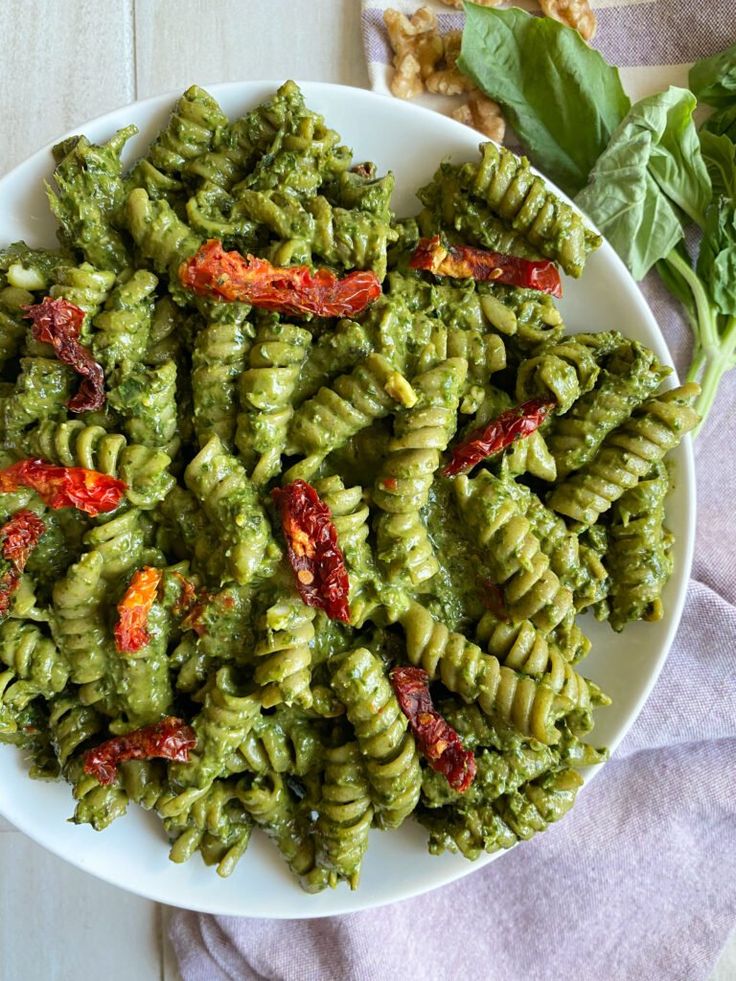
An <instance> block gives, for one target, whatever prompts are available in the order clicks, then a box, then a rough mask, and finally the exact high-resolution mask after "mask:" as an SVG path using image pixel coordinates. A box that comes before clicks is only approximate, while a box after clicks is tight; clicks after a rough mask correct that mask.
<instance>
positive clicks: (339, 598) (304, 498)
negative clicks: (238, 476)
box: [272, 480, 350, 623]
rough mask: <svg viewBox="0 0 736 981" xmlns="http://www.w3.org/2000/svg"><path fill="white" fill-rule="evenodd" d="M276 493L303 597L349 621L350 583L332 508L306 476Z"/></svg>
mask: <svg viewBox="0 0 736 981" xmlns="http://www.w3.org/2000/svg"><path fill="white" fill-rule="evenodd" d="M272 495H273V499H274V501H275V502H276V504H277V506H278V508H279V511H280V514H281V527H282V528H283V531H284V538H285V539H286V552H287V556H288V559H289V563H290V565H291V568H292V569H293V570H294V576H295V578H296V588H297V590H298V591H299V595H300V596H301V598H302V601H303V602H304V603H306V605H307V606H314V607H316V608H317V609H318V610H324V612H325V613H326V614H327V616H328V617H330V618H331V619H332V620H342V621H343V622H344V623H348V622H349V620H350V610H349V608H348V593H349V590H350V583H349V581H348V573H347V570H346V568H345V559H344V558H343V554H342V551H341V550H340V546H339V545H338V544H337V531H336V530H335V526H334V524H333V523H332V513H331V511H330V509H329V508H328V507H327V505H326V504H325V503H324V502H323V501H322V500H320V497H319V495H318V494H317V491H316V490H315V489H314V487H312V486H311V485H310V484H308V483H307V482H306V481H304V480H295V481H294V482H293V483H291V484H287V485H286V487H276V488H274V490H273V491H272Z"/></svg>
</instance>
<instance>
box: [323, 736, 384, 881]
mask: <svg viewBox="0 0 736 981" xmlns="http://www.w3.org/2000/svg"><path fill="white" fill-rule="evenodd" d="M324 760H325V772H324V777H323V779H322V787H321V796H320V800H319V803H318V804H317V806H316V810H317V813H318V817H317V823H316V828H315V830H316V836H317V840H316V847H317V854H316V861H317V865H318V866H319V867H320V868H323V869H327V871H328V873H329V884H330V885H331V886H335V885H337V883H338V882H339V881H340V880H341V879H344V880H345V881H346V882H348V883H349V885H350V888H351V889H357V887H358V881H359V878H360V866H361V863H362V861H363V856H364V855H365V852H366V849H367V847H368V832H369V831H370V827H371V821H372V820H373V805H372V803H371V796H370V785H369V783H368V778H367V776H366V773H365V769H364V766H363V761H362V759H361V755H360V750H359V748H358V744H357V743H356V742H349V743H345V744H343V745H342V746H335V747H331V748H329V749H326V750H325V751H324Z"/></svg>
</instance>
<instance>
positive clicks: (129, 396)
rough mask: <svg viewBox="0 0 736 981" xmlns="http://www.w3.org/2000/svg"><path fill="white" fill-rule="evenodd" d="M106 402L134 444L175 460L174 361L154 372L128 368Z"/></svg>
mask: <svg viewBox="0 0 736 981" xmlns="http://www.w3.org/2000/svg"><path fill="white" fill-rule="evenodd" d="M108 401H109V403H110V405H111V406H112V407H113V409H115V410H116V411H117V412H118V413H120V415H121V417H122V419H123V428H124V429H125V431H126V433H127V434H128V436H129V437H130V439H131V440H132V441H133V442H134V443H142V444H143V445H144V446H152V447H156V448H160V449H163V450H164V451H166V452H167V453H168V454H169V456H175V454H176V451H177V449H178V448H179V437H178V436H177V430H178V419H177V412H176V364H175V363H174V362H173V361H164V363H163V364H161V365H158V366H157V367H155V368H144V367H142V366H141V365H135V366H134V367H131V368H130V370H128V371H126V372H125V373H124V375H123V377H122V379H121V380H120V382H119V383H118V384H117V385H116V386H115V387H114V388H113V389H111V390H110V392H109V395H108Z"/></svg>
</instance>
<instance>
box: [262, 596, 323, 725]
mask: <svg viewBox="0 0 736 981" xmlns="http://www.w3.org/2000/svg"><path fill="white" fill-rule="evenodd" d="M315 613H316V610H315V609H314V608H313V607H311V606H305V605H304V603H302V601H301V600H300V599H299V598H298V597H297V596H293V597H292V596H286V597H284V598H283V599H280V600H279V601H277V602H276V603H274V604H273V605H272V606H270V607H269V609H268V610H267V611H266V613H265V614H264V616H263V618H262V620H261V621H260V623H259V628H260V632H261V635H262V637H261V640H259V641H258V642H257V644H256V646H255V650H254V653H255V656H256V657H257V658H259V659H262V660H259V661H258V662H257V664H256V669H255V674H254V677H255V681H256V684H258V685H261V686H262V691H261V693H260V698H261V702H262V704H263V705H264V706H265V707H266V708H271V707H272V706H273V705H278V704H279V703H280V702H285V703H286V704H287V705H292V704H294V703H295V702H296V703H298V704H299V705H302V706H303V707H305V708H309V706H310V705H311V704H312V692H311V690H310V687H309V683H310V680H311V663H312V652H311V650H310V643H311V642H312V641H313V640H314V626H313V624H312V621H313V620H314V617H315Z"/></svg>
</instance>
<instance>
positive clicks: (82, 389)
mask: <svg viewBox="0 0 736 981" xmlns="http://www.w3.org/2000/svg"><path fill="white" fill-rule="evenodd" d="M24 309H25V311H26V313H25V315H26V317H27V318H28V319H29V320H32V321H33V336H34V338H35V339H36V340H37V341H41V342H42V343H44V344H51V345H52V346H53V348H54V351H55V353H56V357H57V358H58V359H59V361H63V362H64V364H68V365H70V366H71V367H72V368H74V370H75V371H76V372H77V374H78V375H81V376H82V382H81V384H80V386H79V390H78V391H77V394H76V395H75V396H73V398H71V399H70V400H69V402H68V403H67V405H68V407H69V409H70V410H71V411H72V412H92V411H94V410H96V409H101V408H102V406H103V405H104V404H105V375H104V372H103V370H102V365H101V364H99V363H98V362H97V361H95V359H94V358H93V357H92V355H91V354H90V352H89V351H88V350H87V348H86V347H85V346H84V345H83V344H80V342H79V335H80V333H81V330H82V324H83V323H84V310H82V309H81V308H80V307H78V306H75V304H74V303H70V302H69V301H68V300H65V299H64V298H63V297H57V298H56V299H53V298H52V297H50V296H46V297H44V298H43V300H42V301H41V302H40V303H35V304H33V305H32V306H28V307H25V308H24Z"/></svg>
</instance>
